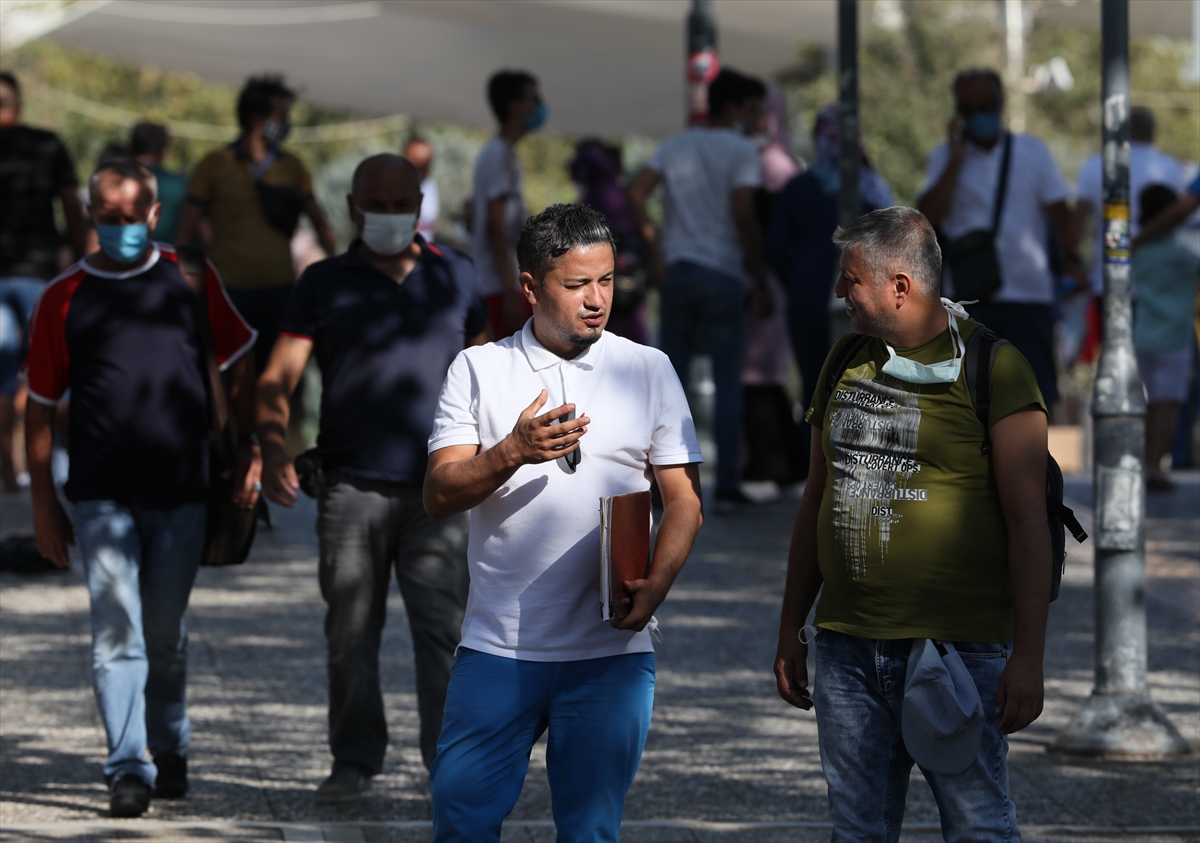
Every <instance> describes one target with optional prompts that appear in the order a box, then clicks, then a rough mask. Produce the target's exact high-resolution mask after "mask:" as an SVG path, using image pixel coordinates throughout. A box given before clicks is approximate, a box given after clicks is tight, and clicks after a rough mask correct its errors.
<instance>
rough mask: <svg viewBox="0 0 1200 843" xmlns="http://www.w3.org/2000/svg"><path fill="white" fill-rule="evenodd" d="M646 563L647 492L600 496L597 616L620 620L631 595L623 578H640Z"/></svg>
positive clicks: (648, 540) (648, 499) (648, 510)
mask: <svg viewBox="0 0 1200 843" xmlns="http://www.w3.org/2000/svg"><path fill="white" fill-rule="evenodd" d="M649 565H650V492H649V490H647V491H645V492H630V493H629V494H627V495H612V496H611V497H606V498H601V499H600V597H601V599H600V617H601V618H602V619H603V620H606V621H613V620H620V619H621V618H623V617H625V616H626V615H628V614H629V610H630V608H631V607H632V605H633V599H632V597H631V595H630V594H629V592H627V591H626V590H625V581H626V580H640V579H642V578H644V577H645V576H646V568H647V567H649Z"/></svg>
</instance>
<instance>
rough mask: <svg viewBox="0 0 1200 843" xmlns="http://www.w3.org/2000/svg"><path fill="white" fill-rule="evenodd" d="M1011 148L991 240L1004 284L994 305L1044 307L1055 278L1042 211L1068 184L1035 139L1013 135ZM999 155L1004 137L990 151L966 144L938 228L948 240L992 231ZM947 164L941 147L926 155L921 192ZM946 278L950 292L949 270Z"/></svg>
mask: <svg viewBox="0 0 1200 843" xmlns="http://www.w3.org/2000/svg"><path fill="white" fill-rule="evenodd" d="M1012 143H1013V145H1012V153H1011V158H1010V160H1009V165H1008V193H1007V195H1006V196H1005V198H1004V210H1003V212H1002V213H1001V215H1000V230H999V232H998V233H997V235H996V259H997V261H998V262H999V264H1000V277H1001V279H1002V280H1003V284H1002V285H1001V287H1000V290H999V292H997V293H996V295H995V296H994V297H993V301H1009V302H1028V303H1037V304H1049V303H1051V302H1053V301H1054V279H1053V277H1052V276H1051V273H1050V256H1049V253H1048V251H1047V242H1048V241H1047V234H1048V232H1049V228H1048V226H1049V225H1050V218H1049V215H1048V214H1047V213H1046V206H1047V205H1053V204H1054V203H1055V202H1061V201H1063V200H1064V199H1066V198H1067V195H1068V190H1067V183H1066V182H1065V181H1063V177H1062V175H1061V174H1060V173H1059V172H1058V166H1057V165H1056V164H1055V163H1054V159H1053V158H1051V157H1050V150H1049V149H1047V148H1046V144H1044V143H1043V142H1042V141H1041V140H1040V139H1039V138H1035V137H1033V136H1032V135H1013V136H1012ZM1003 155H1004V139H1003V138H1001V139H1000V142H999V143H997V144H996V145H995V146H994V147H992V148H991V149H984V148H983V147H981V146H977V145H975V144H973V143H970V142H968V143H967V145H966V154H965V157H964V158H963V165H962V169H961V170H960V171H959V174H958V184H957V185H956V187H955V190H954V198H953V199H951V201H950V208H949V209H948V210H947V212H946V216H944V217H943V218H942V222H941V225H939V228H940V229H941V231H942V233H943V234H945V235H946V236H947V237H949V238H950V239H952V240H954V239H957V238H959V237H962V236H963V235H964V234H967V233H968V232H971V231H978V230H987V229H990V228H991V227H992V213H993V210H994V208H995V205H996V185H997V183H998V182H999V179H1000V163H1001V159H1002V157H1003ZM949 159H950V149H949V147H948V146H947V145H946V144H944V143H943V144H942V145H941V146H939V147H938V148H937V149H935V150H934V151H933V152H932V153H931V154H930V156H929V163H928V168H927V175H926V179H925V187H923V188H922V193H924V192H926V191H928V190H929V189H930V188H931V187H933V185H934V183H935V182H937V180H938V179H939V178H941V175H942V172H943V171H944V170H945V169H946V164H947V162H948V161H949ZM945 278H946V280H948V281H949V283H950V287H951V288H952V287H953V284H954V280H953V276H952V275H951V273H950V269H949V267H947V268H946V272H945Z"/></svg>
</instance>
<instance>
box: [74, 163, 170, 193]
mask: <svg viewBox="0 0 1200 843" xmlns="http://www.w3.org/2000/svg"><path fill="white" fill-rule="evenodd" d="M110 176H111V177H116V178H118V179H120V180H121V181H130V180H132V181H136V182H141V183H142V185H143V186H145V188H146V189H147V190H149V191H150V201H151V202H157V201H158V179H157V178H156V177H155V175H154V173H153V172H152V171H151V170H150V168H149V167H147V166H145V165H144V164H141V163H139V162H137V161H135V160H133V159H132V158H118V159H116V160H115V161H109V162H108V163H107V164H101V165H100V166H99V167H97V168H96V172H94V173H92V177H91V178H90V179H89V180H88V200H89V201H91V202H92V204H95V203H96V191H97V190H98V189H99V187H100V182H101V180H103V179H104V178H106V177H110Z"/></svg>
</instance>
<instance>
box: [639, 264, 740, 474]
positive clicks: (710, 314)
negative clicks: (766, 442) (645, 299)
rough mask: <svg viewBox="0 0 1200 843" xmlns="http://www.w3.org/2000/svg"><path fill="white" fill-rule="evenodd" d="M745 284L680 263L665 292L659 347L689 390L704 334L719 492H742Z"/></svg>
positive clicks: (672, 267)
mask: <svg viewBox="0 0 1200 843" xmlns="http://www.w3.org/2000/svg"><path fill="white" fill-rule="evenodd" d="M743 301H744V295H743V293H742V282H741V279H738V278H735V277H733V276H731V275H723V274H721V273H720V272H717V271H715V270H712V269H708V268H707V267H703V266H700V265H698V264H694V263H689V262H688V261H679V262H677V263H673V264H671V265H670V266H669V267H667V281H666V283H665V284H664V285H663V286H662V288H661V290H660V305H659V345H661V346H662V350H663V353H664V354H666V355H667V357H669V358H670V359H671V365H672V366H673V367H674V368H675V374H677V375H678V376H679V382H680V383H682V384H683V388H684V389H687V385H688V370H689V368H690V367H691V362H692V352H693V350H694V349H695V347H696V334H697V333H698V332H700V331H703V332H704V339H705V343H706V345H707V346H708V353H709V356H711V357H712V370H713V383H714V385H715V386H716V388H717V402H716V412H715V414H714V419H713V428H714V431H713V432H714V434H715V439H716V441H717V491H718V492H736V491H737V490H738V479H739V478H738V473H739V468H740V454H739V448H740V445H741V436H742V356H743V353H744V344H745V340H744V337H743V332H744V331H745V327H744V323H743V316H744V311H745V305H744V304H743Z"/></svg>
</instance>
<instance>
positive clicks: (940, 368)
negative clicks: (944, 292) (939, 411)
mask: <svg viewBox="0 0 1200 843" xmlns="http://www.w3.org/2000/svg"><path fill="white" fill-rule="evenodd" d="M974 303H975V302H973V301H971V302H959V303H955V302H952V301H950V300H949V299H942V307H944V308H946V317H947V319H948V320H949V321H950V341H951V343H952V344H953V345H954V357H953V358H951V359H950V360H943V361H942V362H941V363H934V364H932V365H926V364H924V363H918V362H917V361H915V360H909V359H908V358H907V357H898V356H897V355H896V349H894V348H892V347H891V346H890V345H888V344H887V343H884V347H885V348H887V351H888V361H887V362H886V363H884V364H883V368H882V369H881V370H880V371H882V372H883V373H884V374H886V375H891V376H892V377H894V378H898V379H899V380H902V381H906V382H907V383H918V384H924V383H954V382H955V381H956V380H958V373H959V371H960V370H961V369H962V360H963V356H964V355H965V354H966V351H967V347H966V345H965V344H964V343H963V341H962V337H961V336H960V335H959V333H958V320H959V319H966V318H967V311H966V310H964V309H963V304H974Z"/></svg>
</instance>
